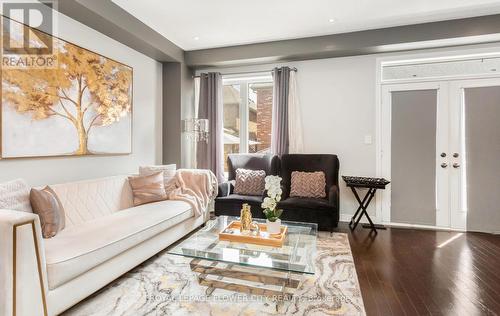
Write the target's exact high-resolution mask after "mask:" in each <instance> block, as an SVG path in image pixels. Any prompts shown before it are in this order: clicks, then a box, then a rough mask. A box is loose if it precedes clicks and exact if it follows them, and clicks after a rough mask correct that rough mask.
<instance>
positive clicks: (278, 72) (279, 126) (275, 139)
mask: <svg viewBox="0 0 500 316" xmlns="http://www.w3.org/2000/svg"><path fill="white" fill-rule="evenodd" d="M273 80H274V91H273V128H272V140H271V151H272V153H273V154H276V155H283V154H287V153H288V148H289V134H288V92H289V90H290V68H289V67H281V68H274V70H273Z"/></svg>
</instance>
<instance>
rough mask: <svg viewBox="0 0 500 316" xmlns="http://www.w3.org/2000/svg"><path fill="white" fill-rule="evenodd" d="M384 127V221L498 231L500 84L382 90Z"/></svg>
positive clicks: (420, 85)
mask: <svg viewBox="0 0 500 316" xmlns="http://www.w3.org/2000/svg"><path fill="white" fill-rule="evenodd" d="M381 122H382V124H381V135H380V137H381V153H382V165H381V174H382V176H384V177H386V178H388V179H390V180H391V181H392V183H391V186H389V187H388V189H387V190H386V191H384V192H383V193H382V219H383V222H387V223H404V224H412V225H425V226H435V227H443V228H452V229H459V230H467V229H468V230H474V231H486V232H496V233H499V232H500V206H499V205H500V194H499V193H498V188H500V167H498V159H499V157H500V127H499V126H500V123H499V122H500V79H496V78H495V79H474V80H450V81H442V82H426V83H410V84H393V85H383V86H382V107H381ZM483 122H484V123H483Z"/></svg>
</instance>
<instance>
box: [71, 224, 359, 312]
mask: <svg viewBox="0 0 500 316" xmlns="http://www.w3.org/2000/svg"><path fill="white" fill-rule="evenodd" d="M317 246H318V251H317V257H316V274H315V275H310V276H306V277H304V281H303V283H302V284H301V285H300V286H299V288H298V289H297V290H296V291H295V293H294V297H293V298H292V299H291V300H289V301H285V302H284V303H283V304H282V305H281V306H280V307H279V310H278V311H276V303H275V302H274V301H272V300H271V299H268V298H264V297H260V296H250V295H245V294H242V293H235V292H230V291H226V290H221V289H216V290H215V291H213V293H211V294H210V295H207V294H206V292H207V291H206V289H207V288H206V287H204V286H201V285H199V284H198V281H197V275H196V274H195V273H194V272H192V271H191V270H190V268H189V262H190V261H191V260H190V259H188V258H184V257H181V256H175V255H169V254H167V253H166V252H165V251H164V252H161V253H159V254H158V255H156V256H155V257H153V258H151V259H149V260H148V261H146V262H144V263H143V264H141V265H140V266H138V267H136V268H135V269H133V270H132V271H130V272H128V273H127V274H125V275H123V276H122V277H121V278H119V279H117V280H116V281H114V282H112V283H111V284H109V285H108V286H107V287H105V288H103V289H102V290H100V291H99V292H97V293H95V294H94V295H92V296H90V297H89V298H87V299H86V300H84V301H83V302H81V303H79V304H78V305H76V306H74V307H73V308H72V309H70V310H69V311H67V312H66V313H64V315H78V316H80V315H85V316H90V315H95V316H104V315H113V316H114V315H123V316H128V315H130V316H132V315H134V316H138V315H214V316H221V315H231V316H232V315H365V309H364V305H363V299H362V297H361V291H360V289H359V283H358V278H357V275H356V269H355V267H354V262H353V258H352V254H351V249H350V246H349V240H348V238H347V235H346V234H340V233H335V234H333V235H330V234H329V233H323V232H320V233H319V236H318V243H317Z"/></svg>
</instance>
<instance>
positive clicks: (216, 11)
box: [113, 0, 500, 50]
mask: <svg viewBox="0 0 500 316" xmlns="http://www.w3.org/2000/svg"><path fill="white" fill-rule="evenodd" d="M113 2H115V3H116V4H118V5H119V6H121V7H122V8H124V9H125V10H127V11H128V12H129V13H131V14H132V15H134V16H135V17H136V18H138V19H139V20H141V21H143V22H144V23H145V24H147V25H148V26H149V27H151V28H153V29H155V30H156V31H157V32H159V33H160V34H162V35H163V36H165V37H166V38H167V39H169V40H170V41H172V42H173V43H175V44H176V45H178V46H180V47H181V48H182V49H184V50H195V49H203V48H212V47H223V46H232V45H239V44H249V43H258V42H266V41H274V40H282V39H291V38H301V37H309V36H318V35H327V34H335V33H344V32H351V31H360V30H367V29H375V28H380V27H389V26H399V25H407V24H415V23H423V22H432V21H441V20H449V19H454V18H464V17H472V16H479V15H487V14H495V13H500V0H140V1H138V0H113ZM330 19H334V22H333V23H331V22H330Z"/></svg>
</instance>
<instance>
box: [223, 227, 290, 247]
mask: <svg viewBox="0 0 500 316" xmlns="http://www.w3.org/2000/svg"><path fill="white" fill-rule="evenodd" d="M257 225H259V228H260V232H259V235H256V236H254V235H243V234H242V233H241V231H240V228H241V222H240V221H232V222H231V223H230V224H229V225H228V226H227V227H226V228H224V230H223V231H221V232H220V233H219V240H226V241H231V242H241V243H249V244H256V245H263V246H270V247H282V246H283V242H284V241H285V236H286V232H287V230H288V227H287V226H283V225H282V226H281V233H279V234H275V235H274V234H273V235H271V234H269V233H268V232H267V225H266V224H263V223H258V224H257ZM231 232H232V233H231Z"/></svg>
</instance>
